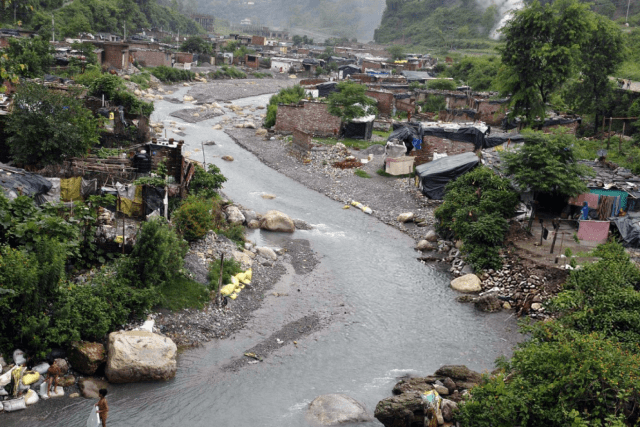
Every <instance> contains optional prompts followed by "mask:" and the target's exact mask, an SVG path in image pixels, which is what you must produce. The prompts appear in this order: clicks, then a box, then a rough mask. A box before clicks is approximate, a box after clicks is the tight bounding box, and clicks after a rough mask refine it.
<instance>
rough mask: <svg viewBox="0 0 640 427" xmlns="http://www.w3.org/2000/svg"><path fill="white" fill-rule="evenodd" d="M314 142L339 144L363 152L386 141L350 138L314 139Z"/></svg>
mask: <svg viewBox="0 0 640 427" xmlns="http://www.w3.org/2000/svg"><path fill="white" fill-rule="evenodd" d="M314 141H316V142H318V143H320V144H324V145H336V144H337V143H338V142H341V143H343V144H344V145H345V146H346V147H348V148H356V149H358V150H364V149H365V148H369V147H371V146H372V145H375V144H377V145H385V144H386V141H364V140H362V139H351V138H314Z"/></svg>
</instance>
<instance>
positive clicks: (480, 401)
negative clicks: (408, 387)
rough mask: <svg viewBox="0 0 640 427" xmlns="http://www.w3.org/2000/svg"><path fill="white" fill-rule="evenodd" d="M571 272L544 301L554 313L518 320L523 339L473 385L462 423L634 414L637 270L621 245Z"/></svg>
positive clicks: (631, 421) (639, 398) (545, 422)
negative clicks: (522, 322)
mask: <svg viewBox="0 0 640 427" xmlns="http://www.w3.org/2000/svg"><path fill="white" fill-rule="evenodd" d="M593 255H594V256H598V257H600V258H601V260H600V261H598V262H596V263H594V264H589V265H585V266H583V267H582V268H581V269H578V270H574V271H572V272H571V273H570V276H569V280H568V281H567V283H566V284H565V286H564V288H565V290H564V291H563V292H561V293H560V294H559V295H558V296H556V297H555V298H553V299H552V300H551V302H550V303H548V304H547V308H548V309H549V310H551V311H552V312H554V313H555V314H556V315H557V316H558V317H557V320H552V321H548V322H541V323H536V324H532V325H529V326H524V327H523V332H525V333H528V334H529V336H530V339H529V340H528V341H526V342H524V343H522V344H520V345H519V348H518V349H517V350H516V351H515V353H514V355H513V358H512V359H511V360H509V361H507V360H504V359H499V360H498V361H497V364H498V366H499V368H500V369H501V373H500V374H498V375H496V376H495V377H492V378H486V379H485V381H484V383H483V384H481V385H480V386H478V387H475V388H473V390H472V392H471V396H470V398H469V399H468V400H467V402H466V403H465V404H464V405H462V406H461V407H460V412H459V413H458V415H457V419H458V421H461V422H462V425H465V426H471V427H485V426H486V427H489V426H512V425H522V426H525V425H526V426H558V427H560V426H568V425H571V426H592V425H597V426H605V425H606V426H619V427H623V426H628V425H636V423H637V421H638V419H639V417H640V367H639V366H640V365H639V363H640V356H639V355H638V350H640V347H639V344H640V341H639V339H640V335H639V334H638V332H639V329H638V326H637V325H638V320H639V319H638V315H637V312H638V301H640V300H639V298H638V291H637V290H636V289H637V288H638V283H640V271H638V267H637V265H635V264H634V263H633V262H632V261H631V260H630V259H629V256H628V255H627V254H626V253H625V250H624V248H623V247H622V246H620V245H619V244H617V243H613V242H609V243H607V244H605V245H600V246H598V248H596V250H595V251H594V252H593Z"/></svg>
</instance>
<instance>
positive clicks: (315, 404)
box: [307, 394, 371, 426]
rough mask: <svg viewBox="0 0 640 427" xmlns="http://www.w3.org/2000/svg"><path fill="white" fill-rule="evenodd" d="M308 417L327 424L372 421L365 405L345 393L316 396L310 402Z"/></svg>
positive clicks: (321, 423) (312, 420) (315, 421)
mask: <svg viewBox="0 0 640 427" xmlns="http://www.w3.org/2000/svg"><path fill="white" fill-rule="evenodd" d="M307 418H308V419H309V420H310V421H311V422H313V423H317V424H320V425H325V426H333V425H337V424H344V423H356V422H366V421H371V416H370V415H369V414H367V409H366V408H365V406H364V405H363V404H361V403H360V402H358V401H357V400H355V399H353V398H351V397H349V396H346V395H344V394H325V395H322V396H318V397H316V398H315V399H314V400H313V401H312V402H311V404H309V409H308V410H307Z"/></svg>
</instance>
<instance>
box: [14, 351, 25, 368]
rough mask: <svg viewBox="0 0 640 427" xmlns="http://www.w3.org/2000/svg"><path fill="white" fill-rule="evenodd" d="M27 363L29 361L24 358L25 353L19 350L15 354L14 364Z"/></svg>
mask: <svg viewBox="0 0 640 427" xmlns="http://www.w3.org/2000/svg"><path fill="white" fill-rule="evenodd" d="M26 362H27V359H25V357H24V351H22V350H20V349H18V350H16V351H14V352H13V363H15V364H16V365H22V364H23V363H26Z"/></svg>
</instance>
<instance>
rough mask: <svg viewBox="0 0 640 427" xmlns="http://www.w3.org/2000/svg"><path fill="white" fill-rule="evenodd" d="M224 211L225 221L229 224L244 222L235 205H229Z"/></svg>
mask: <svg viewBox="0 0 640 427" xmlns="http://www.w3.org/2000/svg"><path fill="white" fill-rule="evenodd" d="M225 213H226V214H227V221H229V222H230V223H231V224H242V223H243V222H244V219H245V218H244V215H243V214H242V212H240V209H238V207H237V206H229V207H228V208H227V210H226V211H225Z"/></svg>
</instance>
